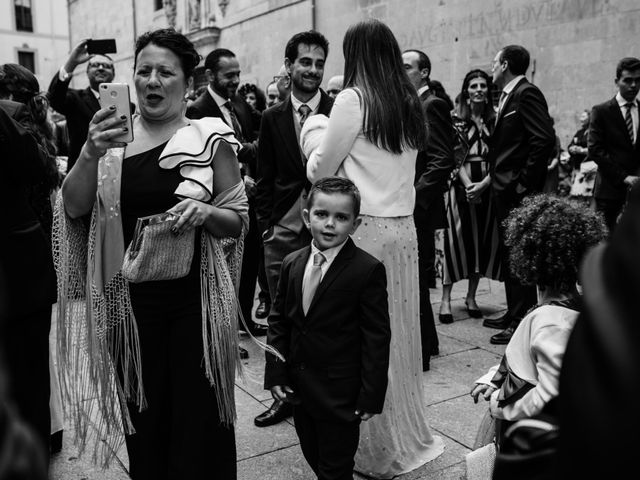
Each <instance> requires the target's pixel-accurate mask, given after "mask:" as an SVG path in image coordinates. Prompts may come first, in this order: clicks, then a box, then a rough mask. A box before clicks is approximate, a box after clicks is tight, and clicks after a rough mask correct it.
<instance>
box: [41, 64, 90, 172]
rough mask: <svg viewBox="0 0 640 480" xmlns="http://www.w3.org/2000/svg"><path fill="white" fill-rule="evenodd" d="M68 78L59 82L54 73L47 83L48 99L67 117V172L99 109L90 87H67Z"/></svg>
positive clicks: (77, 154) (80, 148) (75, 158)
mask: <svg viewBox="0 0 640 480" xmlns="http://www.w3.org/2000/svg"><path fill="white" fill-rule="evenodd" d="M70 81H71V78H69V79H68V80H66V81H64V82H61V81H60V79H59V78H58V74H57V73H56V74H55V76H54V77H53V80H51V84H50V85H49V101H50V102H51V106H52V107H53V108H54V110H56V111H57V112H58V113H61V114H62V115H64V116H65V118H66V119H67V130H68V132H69V159H68V162H67V172H68V171H69V170H71V167H73V165H74V164H75V163H76V160H77V159H78V156H79V155H80V151H81V150H82V146H83V145H84V142H86V141H87V133H88V132H89V122H91V119H92V118H93V115H94V114H95V113H96V112H97V111H98V110H100V102H98V99H97V98H96V97H95V95H94V94H93V91H92V90H91V88H90V87H87V88H85V89H84V90H76V89H73V88H69V82H70Z"/></svg>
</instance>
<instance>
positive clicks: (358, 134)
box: [300, 88, 418, 217]
mask: <svg viewBox="0 0 640 480" xmlns="http://www.w3.org/2000/svg"><path fill="white" fill-rule="evenodd" d="M363 117H364V112H363V109H362V107H361V106H360V97H358V94H357V93H356V92H355V91H354V90H353V89H351V88H347V89H345V90H342V91H341V92H340V93H339V94H338V96H337V97H336V99H335V102H334V104H333V109H332V110H331V117H330V118H329V119H328V125H327V127H326V130H325V131H324V132H323V134H322V139H321V141H320V142H319V144H318V145H317V147H316V146H313V148H308V147H309V146H310V145H312V144H313V143H318V142H308V144H306V142H305V138H304V137H305V134H306V133H310V134H312V135H313V134H317V127H318V125H319V123H320V122H321V121H322V119H324V121H325V122H326V121H327V120H326V117H324V116H323V115H316V116H315V117H311V118H309V119H308V120H307V121H306V122H305V124H304V127H303V128H302V133H301V134H300V143H301V145H302V148H303V150H305V148H306V150H305V151H304V154H305V155H306V156H307V158H308V159H309V160H308V162H307V177H308V178H309V180H310V181H311V182H315V181H316V180H318V179H320V178H323V177H328V176H331V175H337V176H339V177H343V178H348V179H349V180H351V181H352V182H353V183H355V184H356V187H358V190H360V196H361V198H362V205H361V208H360V213H361V214H363V215H371V216H374V217H404V216H407V215H412V214H413V207H414V204H415V197H416V192H415V189H414V188H413V181H414V177H415V170H416V156H417V154H418V151H417V150H415V149H410V148H407V149H406V150H404V151H403V152H402V153H400V154H397V153H392V152H389V151H387V150H384V149H382V148H380V147H378V146H377V145H376V144H374V143H372V142H370V141H369V140H368V139H367V138H366V137H365V135H364V132H363V131H362V120H363ZM314 129H316V132H314Z"/></svg>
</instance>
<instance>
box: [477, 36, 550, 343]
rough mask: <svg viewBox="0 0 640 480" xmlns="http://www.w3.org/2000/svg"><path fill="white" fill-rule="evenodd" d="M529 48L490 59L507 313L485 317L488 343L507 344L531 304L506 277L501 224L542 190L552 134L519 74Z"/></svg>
mask: <svg viewBox="0 0 640 480" xmlns="http://www.w3.org/2000/svg"><path fill="white" fill-rule="evenodd" d="M529 59H530V57H529V52H528V51H527V50H526V49H525V48H524V47H522V46H520V45H509V46H506V47H504V48H503V49H502V50H500V51H499V52H498V53H497V55H496V56H495V58H494V60H493V67H492V72H493V82H494V83H495V84H496V85H497V86H498V87H501V88H502V94H501V96H500V102H499V103H498V114H497V117H496V127H495V129H494V132H493V135H492V137H491V141H490V145H489V155H488V161H489V165H490V172H491V190H492V196H493V201H494V204H495V208H496V217H497V220H498V228H499V234H500V235H499V240H500V244H499V248H500V251H501V255H502V261H503V265H504V267H505V271H506V272H507V273H506V277H505V282H504V283H505V292H506V295H507V313H505V315H504V316H502V317H500V318H496V319H486V320H485V321H484V323H483V325H484V326H486V327H489V328H497V329H501V330H503V331H502V332H500V333H498V334H496V335H494V336H492V337H491V343H493V344H498V345H501V344H506V343H509V340H510V339H511V336H512V335H513V332H514V331H515V329H516V327H517V326H518V324H519V323H520V320H522V318H523V317H524V315H525V314H526V313H527V311H528V310H529V308H531V307H532V306H533V305H535V304H536V302H537V293H536V287H535V286H533V285H530V286H526V285H522V284H521V283H520V282H519V281H518V280H517V279H515V278H514V277H512V276H511V273H510V271H509V266H508V265H509V263H508V259H509V256H508V251H507V248H505V245H504V227H503V225H502V222H503V221H504V220H505V219H506V218H507V216H508V215H509V212H510V211H511V210H512V209H513V208H515V207H517V206H518V205H519V204H520V202H521V201H522V199H523V198H524V197H525V196H527V195H531V194H534V193H539V192H542V188H543V187H544V182H545V177H546V172H547V161H548V159H549V157H550V156H551V152H552V151H553V148H554V145H555V141H556V137H555V131H554V130H553V123H552V121H551V117H550V116H549V109H548V107H547V101H546V100H545V98H544V95H543V94H542V92H541V91H540V90H539V89H538V88H537V87H536V86H535V85H533V84H531V83H529V82H528V81H527V79H526V78H525V73H526V72H527V68H529Z"/></svg>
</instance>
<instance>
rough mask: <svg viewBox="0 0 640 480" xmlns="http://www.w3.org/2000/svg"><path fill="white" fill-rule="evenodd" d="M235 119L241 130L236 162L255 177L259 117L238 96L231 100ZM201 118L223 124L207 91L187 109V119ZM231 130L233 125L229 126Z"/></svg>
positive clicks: (217, 109)
mask: <svg viewBox="0 0 640 480" xmlns="http://www.w3.org/2000/svg"><path fill="white" fill-rule="evenodd" d="M231 104H232V105H233V108H234V111H235V113H236V118H237V119H238V123H239V124H240V127H241V128H242V137H243V138H242V149H241V150H240V152H238V160H239V161H240V163H244V164H246V165H247V166H248V168H249V172H247V173H248V174H249V175H251V176H255V172H256V146H255V144H254V143H253V142H254V140H256V138H255V132H256V131H257V130H258V128H259V126H260V115H259V114H257V113H254V112H252V111H251V107H249V105H248V104H247V102H245V101H244V100H242V99H241V98H240V97H239V96H237V95H236V96H235V97H233V98H232V99H231ZM203 117H216V118H221V119H222V121H224V122H225V123H226V122H227V120H226V119H225V118H224V115H223V113H222V110H220V107H219V106H218V104H217V103H216V101H215V100H214V99H213V97H212V96H211V94H210V93H209V91H208V90H205V91H204V92H203V93H202V95H200V96H199V97H198V98H196V100H195V101H194V102H193V103H192V104H191V105H190V106H189V107H188V108H187V118H192V119H199V118H203ZM229 126H230V127H231V128H233V125H229Z"/></svg>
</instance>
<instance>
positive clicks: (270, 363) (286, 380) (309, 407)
mask: <svg viewBox="0 0 640 480" xmlns="http://www.w3.org/2000/svg"><path fill="white" fill-rule="evenodd" d="M310 252H311V247H310V246H309V247H305V248H303V249H301V250H298V251H296V252H293V253H291V254H289V255H288V256H287V257H286V258H285V260H284V263H283V264H282V271H281V275H280V282H279V283H278V293H277V295H276V299H275V304H274V306H273V307H272V310H271V315H270V316H269V334H268V343H269V345H271V346H272V347H274V348H276V349H277V350H278V351H279V352H280V353H281V354H282V355H283V356H284V357H285V359H286V363H284V362H282V361H280V360H277V359H275V357H274V356H273V355H270V354H269V355H267V365H266V371H265V381H264V386H265V388H267V389H270V388H271V387H273V386H275V385H289V386H291V387H292V389H293V390H294V392H295V393H296V394H297V395H298V396H299V398H300V400H301V401H302V405H303V406H304V408H305V410H306V411H307V412H308V413H309V414H310V415H312V416H314V417H316V418H320V419H323V418H324V419H333V420H339V421H348V422H351V421H354V420H356V419H357V417H356V416H355V414H354V411H355V410H356V409H358V410H361V411H363V412H370V413H380V412H382V407H383V405H384V398H385V393H386V390H387V370H388V367H389V342H390V339H391V330H390V325H389V309H388V301H387V290H386V286H387V281H386V273H385V269H384V265H382V263H380V262H379V261H378V260H377V259H375V258H374V257H372V256H371V255H369V254H368V253H366V252H365V251H364V250H361V249H359V248H358V247H356V245H355V244H354V243H353V240H351V239H350V238H349V239H348V240H347V243H346V244H345V245H344V247H343V248H342V250H341V251H340V252H339V253H338V255H337V256H336V258H335V260H334V261H333V263H332V264H331V266H330V267H329V270H328V271H327V273H326V274H325V276H324V277H323V279H322V282H321V283H320V285H319V286H318V289H317V290H316V294H315V296H314V298H313V300H312V302H311V305H310V307H309V311H308V312H307V315H306V316H305V315H304V313H303V311H302V277H303V275H304V270H305V266H306V264H307V260H308V258H309V255H310Z"/></svg>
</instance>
